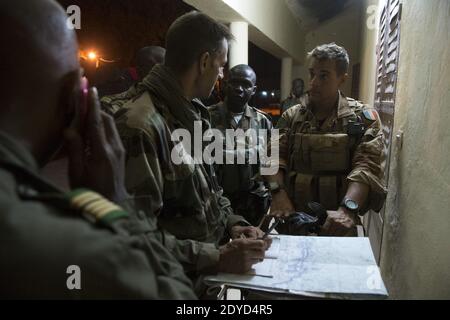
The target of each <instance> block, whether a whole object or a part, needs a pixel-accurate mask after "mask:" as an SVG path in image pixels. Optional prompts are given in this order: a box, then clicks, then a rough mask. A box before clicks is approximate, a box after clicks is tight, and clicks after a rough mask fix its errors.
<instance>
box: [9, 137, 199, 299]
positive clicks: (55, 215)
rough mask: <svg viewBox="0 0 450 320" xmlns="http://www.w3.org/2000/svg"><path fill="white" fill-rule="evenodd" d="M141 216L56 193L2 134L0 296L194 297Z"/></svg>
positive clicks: (82, 194) (84, 196)
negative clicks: (73, 279) (76, 284)
mask: <svg viewBox="0 0 450 320" xmlns="http://www.w3.org/2000/svg"><path fill="white" fill-rule="evenodd" d="M132 205H133V204H132V203H131V202H130V203H128V204H124V206H125V207H131V206H132ZM139 219H140V218H139V217H138V216H137V215H134V212H133V211H129V213H127V212H126V211H125V210H124V209H122V207H119V206H117V205H115V204H113V203H111V202H109V201H108V200H106V199H105V198H103V197H102V196H100V195H98V194H95V193H93V192H90V191H88V190H77V191H74V192H71V193H70V194H65V193H63V192H61V191H59V190H58V189H57V188H56V187H54V186H53V185H51V184H50V183H49V182H47V181H45V180H44V179H42V178H41V176H40V175H39V172H38V167H37V164H36V162H35V160H34V159H33V157H32V155H31V154H30V153H29V152H28V150H26V149H25V148H24V147H23V146H22V145H21V144H20V143H19V142H17V141H16V140H14V139H13V138H11V137H9V136H8V135H6V134H4V133H1V132H0V297H1V298H7V299H15V298H21V299H47V298H49V299H70V298H77V299H97V298H100V299H105V298H108V299H117V298H120V299H123V298H126V299H137V298H140V299H194V298H195V295H194V293H193V291H192V289H191V286H192V284H191V282H190V280H189V279H188V278H187V277H186V276H185V275H184V273H183V269H182V267H181V265H179V263H178V262H177V261H176V260H175V259H174V258H173V256H172V255H171V254H170V253H169V252H168V251H167V250H166V249H165V248H164V247H163V246H162V245H161V243H160V242H159V241H158V240H156V237H155V235H154V234H156V233H158V231H157V230H156V226H155V225H151V224H149V223H147V224H143V223H142V222H141V221H138V220H139ZM69 266H78V267H79V268H80V271H81V273H80V275H81V276H80V285H81V289H79V290H78V289H73V290H69V289H68V287H67V282H68V278H69V277H70V276H71V273H70V272H69V273H67V269H68V267H69ZM69 282H70V281H69Z"/></svg>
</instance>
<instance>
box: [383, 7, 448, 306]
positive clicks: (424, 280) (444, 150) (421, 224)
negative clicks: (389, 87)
mask: <svg viewBox="0 0 450 320" xmlns="http://www.w3.org/2000/svg"><path fill="white" fill-rule="evenodd" d="M449 16H450V1H447V0H427V1H423V0H406V1H403V15H402V22H401V48H400V69H399V77H398V88H397V103H396V110H395V124H394V133H396V132H398V131H399V130H402V131H403V132H404V141H403V148H400V143H399V141H397V140H394V143H393V149H392V150H393V154H392V159H391V170H390V185H389V195H388V199H387V203H386V214H385V224H384V237H383V245H382V250H381V251H382V252H381V253H382V255H381V267H382V274H383V277H384V279H385V281H386V283H387V286H388V289H389V291H390V293H391V297H392V298H406V299H411V298H413V299H416V298H420V299H429V298H438V299H443V298H446V299H449V298H450V272H449V271H450V238H449V234H450V105H449V103H450V19H449Z"/></svg>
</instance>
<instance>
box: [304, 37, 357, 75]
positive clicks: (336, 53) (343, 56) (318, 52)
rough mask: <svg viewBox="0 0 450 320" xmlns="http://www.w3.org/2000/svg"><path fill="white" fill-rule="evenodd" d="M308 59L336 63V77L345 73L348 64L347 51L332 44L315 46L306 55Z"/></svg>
mask: <svg viewBox="0 0 450 320" xmlns="http://www.w3.org/2000/svg"><path fill="white" fill-rule="evenodd" d="M308 58H315V59H317V60H334V61H336V73H337V74H338V75H341V74H344V73H347V72H348V66H349V64H350V58H349V57H348V53H347V50H345V48H343V47H340V46H338V45H337V44H336V43H334V42H333V43H328V44H323V45H320V46H317V47H316V48H314V49H313V50H312V51H311V52H309V53H308Z"/></svg>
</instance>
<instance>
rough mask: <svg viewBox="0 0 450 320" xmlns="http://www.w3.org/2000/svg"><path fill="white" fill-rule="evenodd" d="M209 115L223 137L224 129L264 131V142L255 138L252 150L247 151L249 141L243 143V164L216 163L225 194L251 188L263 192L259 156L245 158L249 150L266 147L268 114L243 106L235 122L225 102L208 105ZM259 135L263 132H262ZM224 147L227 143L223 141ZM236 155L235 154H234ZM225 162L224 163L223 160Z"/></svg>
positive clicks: (229, 194)
mask: <svg viewBox="0 0 450 320" xmlns="http://www.w3.org/2000/svg"><path fill="white" fill-rule="evenodd" d="M208 111H209V113H210V115H211V127H212V128H215V129H219V130H220V131H221V132H222V134H223V137H224V138H225V137H226V130H227V129H234V130H236V129H242V130H243V131H244V132H245V131H247V130H248V129H254V130H257V131H258V132H259V130H260V129H263V130H266V132H267V135H266V136H265V141H261V140H258V141H257V145H255V147H254V148H253V149H254V150H249V148H248V141H247V145H246V149H245V151H246V156H247V157H246V159H245V160H246V161H245V162H246V163H245V164H236V163H234V164H219V165H216V166H215V168H216V174H217V177H218V181H219V184H220V186H222V187H223V189H224V194H225V195H226V196H227V197H228V196H230V197H231V196H234V195H235V194H236V193H239V192H249V191H253V190H258V189H261V188H260V187H261V185H262V187H263V188H262V190H260V191H262V192H264V189H265V188H264V186H263V184H262V179H261V177H260V170H259V168H260V165H261V164H260V161H259V160H260V159H257V160H258V161H257V163H256V164H250V163H249V159H248V153H249V151H254V152H256V151H257V150H258V148H265V147H266V146H267V145H266V143H267V141H270V130H271V129H272V123H271V121H270V120H269V118H268V116H267V115H266V114H265V113H263V112H262V111H259V110H258V109H256V108H253V107H250V106H248V105H247V106H246V107H245V109H244V114H243V115H242V118H241V120H240V121H239V123H236V122H235V120H234V119H233V117H232V114H231V113H230V112H229V111H228V109H227V107H226V105H225V104H224V102H221V103H219V104H217V105H214V106H211V107H209V108H208ZM261 136H262V135H261ZM224 146H225V147H226V143H225V141H224ZM228 151H231V152H234V153H237V150H236V148H235V149H234V150H228ZM235 158H236V157H235ZM224 163H225V162H224Z"/></svg>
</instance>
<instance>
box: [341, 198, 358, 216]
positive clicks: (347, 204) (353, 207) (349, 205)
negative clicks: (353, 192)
mask: <svg viewBox="0 0 450 320" xmlns="http://www.w3.org/2000/svg"><path fill="white" fill-rule="evenodd" d="M340 206H341V207H344V208H345V209H347V210H348V211H350V212H351V213H354V214H358V215H359V214H360V213H359V210H360V208H359V205H358V203H357V202H356V201H355V200H352V199H349V198H344V199H342V202H341V204H340Z"/></svg>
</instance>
